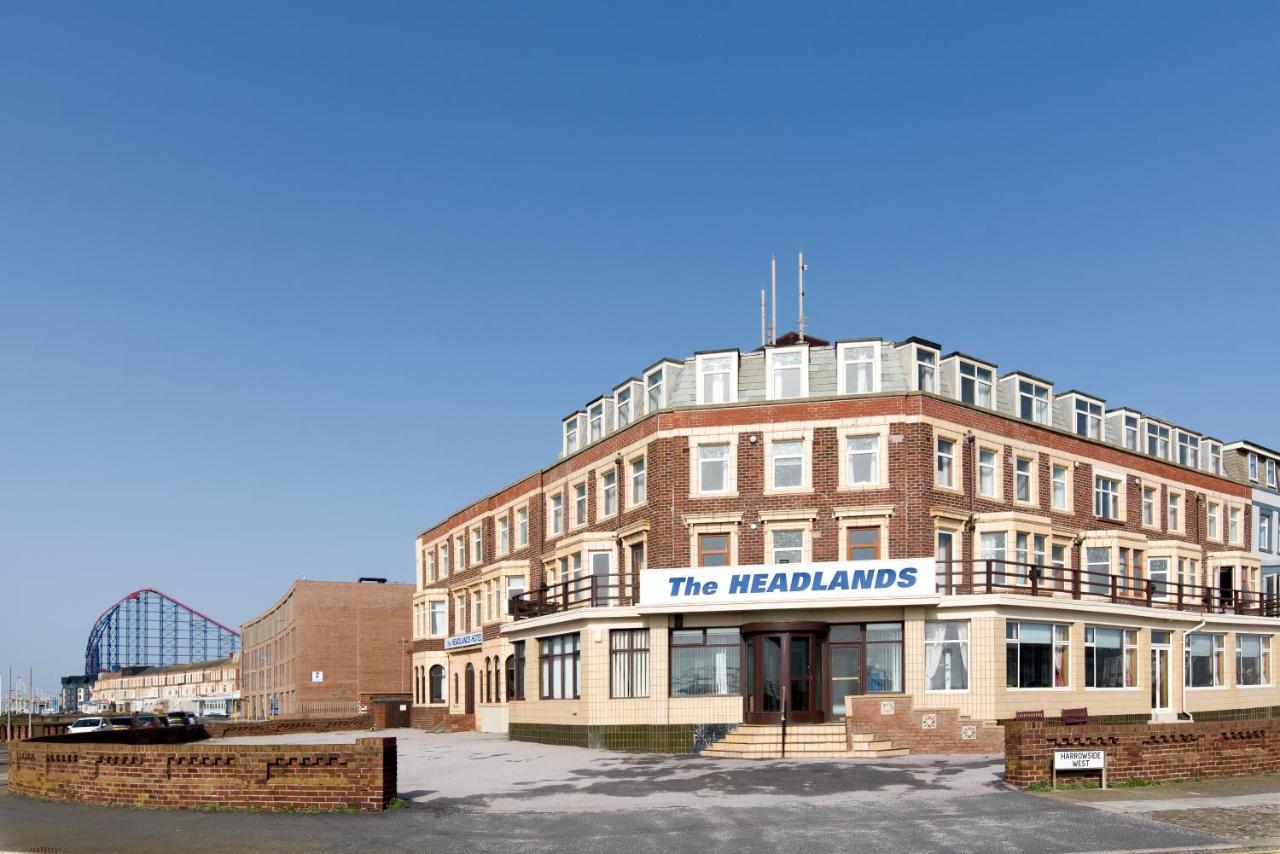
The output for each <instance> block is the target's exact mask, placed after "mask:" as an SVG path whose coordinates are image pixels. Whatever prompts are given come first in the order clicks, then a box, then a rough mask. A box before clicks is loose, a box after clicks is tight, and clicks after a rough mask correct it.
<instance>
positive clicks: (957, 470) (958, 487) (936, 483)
mask: <svg viewBox="0 0 1280 854" xmlns="http://www.w3.org/2000/svg"><path fill="white" fill-rule="evenodd" d="M943 442H950V443H951V454H950V456H949V457H948V459H949V461H950V471H951V482H950V483H943V482H942V480H940V479H939V473H940V467H939V465H938V463H939V461H940V459H941V458H942V457H943V453H942V447H941V445H942V443H943ZM960 443H961V439H960V437H959V436H955V435H952V434H951V433H942V432H935V433H934V434H933V454H932V456H933V487H934V489H946V490H949V491H951V492H964V471H963V458H962V457H961V444H960Z"/></svg>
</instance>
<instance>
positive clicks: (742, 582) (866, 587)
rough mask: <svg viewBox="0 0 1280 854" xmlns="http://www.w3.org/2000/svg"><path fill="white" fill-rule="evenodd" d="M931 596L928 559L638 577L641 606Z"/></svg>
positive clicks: (932, 573) (933, 578)
mask: <svg viewBox="0 0 1280 854" xmlns="http://www.w3.org/2000/svg"><path fill="white" fill-rule="evenodd" d="M936 592H937V566H936V564H935V562H934V559H933V558H931V557H927V558H910V559H906V560H844V561H832V562H830V563H775V564H763V565H759V566H717V567H686V568H680V569H646V570H645V571H644V572H642V573H640V604H641V605H737V604H746V603H752V602H764V603H787V604H800V603H806V602H808V603H813V604H816V605H832V604H836V603H841V602H849V601H857V600H863V599H879V598H886V599H904V598H912V597H923V596H934V595H936ZM447 646H448V644H447V642H446V647H447Z"/></svg>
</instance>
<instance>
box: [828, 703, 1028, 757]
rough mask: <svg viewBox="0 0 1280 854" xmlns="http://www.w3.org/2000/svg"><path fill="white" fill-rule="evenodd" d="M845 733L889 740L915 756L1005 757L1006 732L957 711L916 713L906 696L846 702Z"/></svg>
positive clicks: (992, 724) (932, 710)
mask: <svg viewBox="0 0 1280 854" xmlns="http://www.w3.org/2000/svg"><path fill="white" fill-rule="evenodd" d="M845 729H846V731H847V732H848V734H849V736H850V737H852V736H853V734H854V733H868V732H869V733H873V734H874V735H875V736H876V737H877V738H887V739H889V740H891V741H892V742H893V746H894V747H906V748H910V750H911V752H912V753H1004V751H1005V738H1004V728H1003V727H1001V726H1000V725H998V724H994V723H990V722H987V721H978V720H971V719H969V718H966V717H963V716H961V714H960V712H959V710H957V709H917V708H915V706H914V703H913V702H912V700H911V697H910V696H908V695H906V694H872V695H863V696H860V697H854V696H851V697H846V698H845Z"/></svg>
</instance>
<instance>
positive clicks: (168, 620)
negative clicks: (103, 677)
mask: <svg viewBox="0 0 1280 854" xmlns="http://www.w3.org/2000/svg"><path fill="white" fill-rule="evenodd" d="M239 647H240V633H239V632H235V631H232V630H231V629H229V628H227V627H226V626H224V625H222V623H219V622H218V621H217V620H212V619H210V618H208V617H206V616H205V615H204V614H201V613H200V612H199V611H197V610H195V609H194V608H189V607H187V606H186V605H184V604H182V603H181V602H179V601H178V600H177V599H174V598H173V597H172V596H168V595H166V594H164V593H161V592H160V591H159V590H153V589H151V588H149V587H147V588H144V589H142V590H135V591H133V592H132V593H130V594H129V595H128V596H124V597H122V598H121V599H120V600H119V601H118V602H116V603H115V604H114V605H112V606H111V607H110V608H108V609H107V610H105V611H103V612H102V616H100V617H98V621H97V622H96V623H94V624H93V629H92V631H90V632H89V642H88V643H87V644H86V645H85V650H84V673H85V675H86V676H88V677H90V678H93V677H96V676H97V675H98V674H99V673H103V672H107V671H113V670H120V669H121V668H123V667H167V666H168V665H171V664H191V663H193V662H197V661H210V660H213V659H217V658H226V657H227V656H228V655H230V654H231V653H233V652H235V651H236V650H237V649H238V648H239Z"/></svg>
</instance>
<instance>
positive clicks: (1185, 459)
mask: <svg viewBox="0 0 1280 854" xmlns="http://www.w3.org/2000/svg"><path fill="white" fill-rule="evenodd" d="M1174 441H1175V445H1176V447H1175V449H1174V458H1175V461H1176V462H1177V463H1178V465H1180V466H1187V467H1188V468H1193V469H1198V468H1200V437H1199V436H1198V435H1196V434H1195V433H1192V432H1190V431H1188V430H1182V429H1179V430H1178V431H1177V433H1176V434H1175V440H1174Z"/></svg>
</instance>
